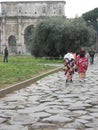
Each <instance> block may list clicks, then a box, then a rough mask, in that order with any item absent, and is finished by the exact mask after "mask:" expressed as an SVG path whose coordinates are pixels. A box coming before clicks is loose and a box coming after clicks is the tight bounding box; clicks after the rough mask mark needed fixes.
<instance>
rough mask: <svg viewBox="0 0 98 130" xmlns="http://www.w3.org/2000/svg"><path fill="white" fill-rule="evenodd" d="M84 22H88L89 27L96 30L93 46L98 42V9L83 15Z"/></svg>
mask: <svg viewBox="0 0 98 130" xmlns="http://www.w3.org/2000/svg"><path fill="white" fill-rule="evenodd" d="M82 16H83V18H84V20H85V21H86V22H87V24H88V25H89V26H93V28H94V29H95V31H96V33H95V36H94V38H93V44H94V43H95V42H98V41H96V40H98V8H95V9H93V10H91V11H89V12H86V13H84V14H83V15H82Z"/></svg>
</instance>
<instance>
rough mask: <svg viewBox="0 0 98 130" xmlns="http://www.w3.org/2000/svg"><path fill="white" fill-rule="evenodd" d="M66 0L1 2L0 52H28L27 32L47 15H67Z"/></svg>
mask: <svg viewBox="0 0 98 130" xmlns="http://www.w3.org/2000/svg"><path fill="white" fill-rule="evenodd" d="M65 4H66V2H65V1H64V0H50V1H19V2H18V1H16V2H1V15H0V53H2V52H3V50H4V48H5V46H8V49H9V52H10V53H19V54H20V53H22V54H28V53H29V52H30V51H29V49H30V46H29V43H28V36H27V32H30V30H32V28H34V27H35V26H36V24H37V23H38V22H39V21H40V20H41V19H43V18H45V17H47V16H48V17H53V16H61V17H64V16H65Z"/></svg>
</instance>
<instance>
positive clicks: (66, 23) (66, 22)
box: [32, 17, 91, 57]
mask: <svg viewBox="0 0 98 130" xmlns="http://www.w3.org/2000/svg"><path fill="white" fill-rule="evenodd" d="M90 29H91V28H89V27H88V26H87V25H86V22H85V21H84V20H83V19H82V18H76V19H65V18H61V17H60V18H59V17H58V18H48V19H46V20H43V21H41V22H40V23H39V24H38V25H37V27H36V29H35V36H34V39H33V42H32V54H33V55H35V56H36V57H38V56H49V57H59V56H63V55H64V54H65V52H66V51H67V50H68V49H71V50H73V51H76V50H77V49H78V48H80V47H81V46H85V45H89V43H90V40H91V39H90V38H91V32H90Z"/></svg>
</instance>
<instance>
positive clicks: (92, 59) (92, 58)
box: [89, 48, 95, 64]
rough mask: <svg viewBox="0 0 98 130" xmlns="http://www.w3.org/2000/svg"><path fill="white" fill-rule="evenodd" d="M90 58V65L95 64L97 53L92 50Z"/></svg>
mask: <svg viewBox="0 0 98 130" xmlns="http://www.w3.org/2000/svg"><path fill="white" fill-rule="evenodd" d="M89 56H90V64H94V56H95V51H94V50H93V49H92V48H91V49H90V51H89Z"/></svg>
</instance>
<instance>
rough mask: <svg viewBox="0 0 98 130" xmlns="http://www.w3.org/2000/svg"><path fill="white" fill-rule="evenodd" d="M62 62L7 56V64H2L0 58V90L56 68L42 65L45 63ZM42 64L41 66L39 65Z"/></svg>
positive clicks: (1, 57)
mask: <svg viewBox="0 0 98 130" xmlns="http://www.w3.org/2000/svg"><path fill="white" fill-rule="evenodd" d="M61 62H62V60H46V59H40V58H37V59H36V58H34V57H32V56H9V62H8V63H4V62H3V56H2V55H1V56H0V88H4V87H7V86H10V85H13V84H15V83H18V82H21V81H24V80H26V79H29V78H32V77H34V76H37V75H39V74H41V73H42V72H45V71H48V70H50V69H53V68H56V67H55V66H49V65H44V64H45V63H54V64H55V63H61ZM39 63H43V64H41V65H40V64H39Z"/></svg>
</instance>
